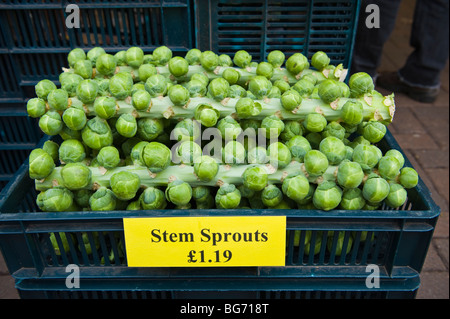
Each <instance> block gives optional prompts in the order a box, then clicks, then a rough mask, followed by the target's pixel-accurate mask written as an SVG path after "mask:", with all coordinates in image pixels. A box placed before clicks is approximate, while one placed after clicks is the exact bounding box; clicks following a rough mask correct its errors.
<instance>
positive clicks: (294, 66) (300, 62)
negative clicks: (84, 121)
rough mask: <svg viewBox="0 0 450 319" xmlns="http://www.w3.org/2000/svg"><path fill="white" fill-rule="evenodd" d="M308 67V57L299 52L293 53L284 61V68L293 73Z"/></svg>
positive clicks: (295, 73)
mask: <svg viewBox="0 0 450 319" xmlns="http://www.w3.org/2000/svg"><path fill="white" fill-rule="evenodd" d="M307 68H309V62H308V58H307V57H305V56H304V55H303V54H301V53H294V54H293V55H291V56H290V57H289V58H288V59H287V61H286V69H287V70H288V71H289V72H290V73H292V74H293V75H297V74H299V73H300V72H302V71H303V70H304V69H307Z"/></svg>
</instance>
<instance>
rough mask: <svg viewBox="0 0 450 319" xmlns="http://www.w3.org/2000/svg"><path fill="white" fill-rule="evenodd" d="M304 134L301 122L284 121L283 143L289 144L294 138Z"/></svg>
mask: <svg viewBox="0 0 450 319" xmlns="http://www.w3.org/2000/svg"><path fill="white" fill-rule="evenodd" d="M302 134H303V129H302V124H301V123H300V122H299V121H295V120H287V121H284V130H283V131H282V132H281V134H280V138H281V140H282V141H284V142H287V141H289V140H290V139H291V138H293V137H294V136H297V135H302Z"/></svg>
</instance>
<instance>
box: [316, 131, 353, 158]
mask: <svg viewBox="0 0 450 319" xmlns="http://www.w3.org/2000/svg"><path fill="white" fill-rule="evenodd" d="M319 150H320V151H321V152H322V153H323V154H325V156H326V157H327V159H328V162H329V164H331V165H338V164H339V163H340V162H342V160H343V159H344V158H345V155H346V154H347V150H346V149H345V145H344V142H342V140H340V139H338V138H337V137H335V136H328V137H325V138H324V139H323V140H322V141H321V142H320V144H319Z"/></svg>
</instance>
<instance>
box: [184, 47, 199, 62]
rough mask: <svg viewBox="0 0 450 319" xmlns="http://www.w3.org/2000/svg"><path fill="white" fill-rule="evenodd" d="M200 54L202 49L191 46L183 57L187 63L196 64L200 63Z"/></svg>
mask: <svg viewBox="0 0 450 319" xmlns="http://www.w3.org/2000/svg"><path fill="white" fill-rule="evenodd" d="M201 55H202V51H200V50H199V49H196V48H193V49H190V50H189V51H188V52H187V53H186V56H185V57H184V58H185V59H186V61H187V62H188V63H189V65H198V64H200V56H201Z"/></svg>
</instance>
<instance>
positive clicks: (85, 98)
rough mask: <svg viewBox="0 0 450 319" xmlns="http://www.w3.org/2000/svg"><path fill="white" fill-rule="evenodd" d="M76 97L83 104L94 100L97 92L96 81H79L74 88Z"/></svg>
mask: <svg viewBox="0 0 450 319" xmlns="http://www.w3.org/2000/svg"><path fill="white" fill-rule="evenodd" d="M76 94H77V97H78V98H79V99H80V101H81V102H83V103H84V104H90V103H93V102H94V101H95V98H96V97H97V94H98V83H97V81H94V80H83V81H81V82H80V83H79V84H78V86H77V90H76Z"/></svg>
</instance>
